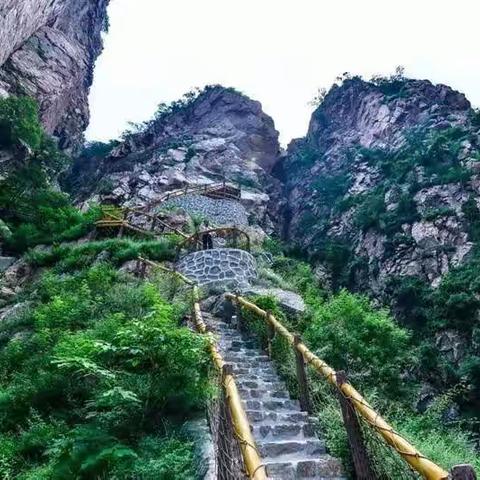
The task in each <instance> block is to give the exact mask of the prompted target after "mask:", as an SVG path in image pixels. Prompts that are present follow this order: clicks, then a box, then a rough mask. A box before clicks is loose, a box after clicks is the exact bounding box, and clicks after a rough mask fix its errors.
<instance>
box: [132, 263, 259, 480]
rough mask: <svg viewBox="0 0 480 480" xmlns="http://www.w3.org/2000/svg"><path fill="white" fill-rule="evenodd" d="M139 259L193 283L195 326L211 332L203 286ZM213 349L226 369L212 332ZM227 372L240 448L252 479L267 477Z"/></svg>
mask: <svg viewBox="0 0 480 480" xmlns="http://www.w3.org/2000/svg"><path fill="white" fill-rule="evenodd" d="M138 260H139V261H140V262H142V263H143V264H144V265H150V266H152V267H155V268H158V269H160V270H163V271H166V272H169V273H171V274H173V275H176V276H177V277H178V278H180V279H182V280H183V281H184V282H185V283H186V284H187V285H190V286H191V287H192V301H193V317H194V321H195V326H196V327H197V330H198V331H199V332H200V333H202V334H205V335H207V334H208V330H207V326H206V325H205V322H204V320H203V316H202V310H201V308H200V289H199V288H198V285H197V284H196V283H195V282H192V281H191V280H190V279H188V278H187V277H185V276H184V275H182V274H181V273H179V272H177V271H173V270H169V269H168V268H166V267H164V266H163V265H160V264H158V263H156V262H152V261H150V260H147V259H145V258H142V257H138ZM209 350H210V355H211V357H212V361H213V363H214V365H215V367H216V368H217V369H218V370H219V371H220V372H222V371H223V368H224V366H225V361H224V360H223V358H222V355H221V354H220V352H219V350H218V347H217V344H216V342H215V341H214V339H213V338H212V337H211V336H210V337H209ZM226 372H227V373H226V374H225V375H224V378H223V385H224V388H225V394H226V398H227V402H228V407H229V409H230V414H231V418H232V426H233V429H234V432H235V435H236V437H237V439H238V441H239V444H240V451H241V453H242V460H243V463H244V466H245V469H246V471H247V474H248V476H249V478H250V480H267V475H266V472H265V466H264V465H263V464H262V459H261V457H260V454H259V453H258V449H257V446H256V444H255V439H254V437H253V434H252V431H251V429H250V423H249V421H248V418H247V414H246V413H245V410H244V408H243V405H242V399H241V397H240V394H239V392H238V388H237V385H236V383H235V378H234V376H233V374H232V373H231V371H229V370H228V369H227V371H226Z"/></svg>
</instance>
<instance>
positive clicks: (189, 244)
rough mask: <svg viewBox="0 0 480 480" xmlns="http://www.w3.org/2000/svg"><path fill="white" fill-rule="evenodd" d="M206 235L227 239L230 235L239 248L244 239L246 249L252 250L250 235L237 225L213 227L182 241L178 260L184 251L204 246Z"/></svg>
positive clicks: (178, 251) (177, 256) (235, 245)
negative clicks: (203, 241) (203, 239)
mask: <svg viewBox="0 0 480 480" xmlns="http://www.w3.org/2000/svg"><path fill="white" fill-rule="evenodd" d="M204 235H210V236H212V237H214V238H223V239H225V240H227V239H228V237H229V236H230V237H231V240H232V241H233V244H234V247H236V248H239V247H241V242H242V240H243V241H244V243H245V245H244V250H246V251H247V252H249V251H250V250H251V240H250V235H248V233H246V232H244V231H243V230H240V229H239V228H237V227H219V228H211V229H209V230H204V231H202V232H197V233H195V234H193V235H191V236H190V237H188V238H186V239H185V240H184V241H183V242H181V243H180V244H179V245H178V246H177V254H176V259H177V261H178V260H180V258H182V252H183V251H184V250H186V252H185V255H186V254H188V253H191V252H192V251H196V250H197V249H200V248H202V238H203V236H204Z"/></svg>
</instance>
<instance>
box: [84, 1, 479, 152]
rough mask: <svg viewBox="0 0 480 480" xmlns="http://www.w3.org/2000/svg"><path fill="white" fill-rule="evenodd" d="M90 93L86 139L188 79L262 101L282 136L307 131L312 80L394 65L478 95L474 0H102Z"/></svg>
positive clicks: (145, 109)
mask: <svg viewBox="0 0 480 480" xmlns="http://www.w3.org/2000/svg"><path fill="white" fill-rule="evenodd" d="M109 14H110V24H111V26H110V31H109V33H108V35H106V37H105V50H104V52H103V54H102V55H101V57H100V58H99V60H98V62H97V66H96V70H95V80H94V85H93V88H92V92H91V96H90V105H91V111H92V119H91V124H90V127H89V129H88V131H87V138H88V139H90V140H93V139H96V140H108V139H110V138H115V137H117V136H118V135H119V134H120V133H121V132H122V131H123V130H124V129H125V128H126V126H127V122H128V121H134V122H139V121H143V120H147V119H148V118H150V117H151V115H152V114H153V112H154V111H155V109H156V106H157V105H158V103H160V102H162V101H172V100H175V99H177V98H179V97H180V96H181V95H182V94H183V93H184V92H185V91H187V90H189V89H190V88H191V87H195V86H199V87H201V86H204V85H206V84H211V83H220V84H222V85H225V86H233V87H236V88H237V89H239V90H241V91H242V92H244V93H246V94H247V95H249V96H250V97H252V98H254V99H256V100H259V101H260V102H262V104H263V108H264V111H265V112H266V113H268V114H269V115H271V116H272V117H273V118H274V120H275V124H276V127H277V129H278V130H279V131H280V133H281V140H282V142H283V143H284V144H285V143H288V142H289V141H290V139H292V138H294V137H299V136H303V135H304V134H305V132H306V129H307V126H308V121H309V118H310V115H311V111H312V107H310V106H309V105H308V102H309V101H310V100H311V99H312V97H313V96H314V95H315V92H316V91H317V89H318V88H319V87H329V86H330V85H331V84H332V82H333V81H334V79H335V77H336V76H337V75H338V74H340V73H342V72H346V71H348V72H351V73H352V74H361V75H364V76H367V77H368V76H370V75H372V74H376V73H382V74H389V73H391V72H393V70H394V69H395V66H396V65H403V66H405V68H406V74H407V75H408V76H410V77H417V78H429V79H431V80H432V81H434V82H436V83H446V84H449V85H451V86H452V87H454V88H455V89H457V90H460V91H462V92H464V93H465V94H466V95H467V96H468V98H469V99H470V101H471V102H472V103H473V104H474V105H475V106H479V105H480V28H479V22H480V0H112V2H111V5H110V8H109Z"/></svg>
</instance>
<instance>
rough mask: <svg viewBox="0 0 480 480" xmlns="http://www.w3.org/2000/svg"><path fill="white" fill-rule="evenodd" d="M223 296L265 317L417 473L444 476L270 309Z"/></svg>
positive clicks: (432, 479)
mask: <svg viewBox="0 0 480 480" xmlns="http://www.w3.org/2000/svg"><path fill="white" fill-rule="evenodd" d="M225 296H226V298H227V299H229V300H230V301H232V302H235V303H237V304H238V305H241V306H242V307H244V308H246V309H247V310H250V311H251V312H253V313H255V314H256V315H258V316H259V317H261V318H263V319H265V321H267V322H268V323H269V324H270V325H271V326H272V327H273V328H274V329H275V331H276V332H278V333H279V334H280V335H281V336H282V337H284V338H285V339H286V340H287V341H288V343H290V344H291V345H292V347H293V348H295V349H297V350H298V351H299V352H300V353H301V354H302V356H303V358H304V360H305V362H306V363H307V364H309V365H311V366H312V368H314V369H315V370H316V371H317V372H318V373H320V374H321V375H322V376H323V377H325V378H326V379H327V381H328V382H329V383H330V384H331V385H332V386H333V387H334V388H336V389H338V390H339V392H340V393H341V394H342V395H344V396H345V397H346V398H348V399H350V400H351V402H352V405H353V407H354V408H355V411H356V412H357V413H358V414H359V415H360V416H361V417H362V418H363V419H364V420H365V421H366V422H367V423H368V424H369V425H371V426H372V428H374V429H375V430H376V431H377V433H379V434H380V435H381V437H382V438H383V439H384V440H385V442H386V443H387V444H388V445H390V446H391V447H392V448H393V449H394V450H396V451H397V452H398V453H399V454H400V455H401V456H402V457H403V459H404V460H405V461H406V462H407V463H408V464H409V465H410V466H411V467H412V468H413V469H414V470H415V471H417V472H418V473H420V474H421V475H422V476H423V477H424V478H426V479H428V480H446V479H448V478H449V474H448V472H446V471H445V470H444V469H443V468H441V467H439V466H438V465H437V464H435V463H434V462H432V461H431V460H429V459H428V458H426V457H425V456H424V455H422V454H421V453H420V452H419V451H418V450H417V449H416V448H415V447H414V446H413V445H411V444H410V443H409V442H408V441H407V440H406V439H405V438H403V437H402V436H401V435H400V434H398V433H397V432H396V431H395V430H394V429H393V428H392V427H391V426H390V425H389V424H388V423H387V422H386V421H385V420H384V419H383V418H382V417H381V416H380V415H379V414H378V413H377V412H376V411H375V410H374V409H373V408H372V407H371V406H370V405H369V404H368V402H367V401H366V400H365V398H363V396H362V395H361V394H360V393H359V392H358V391H357V390H356V389H355V388H354V387H353V386H352V385H351V384H350V383H348V382H345V383H342V382H337V374H336V372H335V370H334V369H333V368H331V367H330V366H329V365H328V364H327V363H325V362H324V361H323V360H321V359H320V358H318V357H317V356H316V355H315V354H314V353H312V352H311V351H310V350H309V349H308V347H307V346H306V345H305V344H304V343H303V342H299V341H298V340H297V341H296V340H295V336H294V335H293V334H292V333H290V332H289V331H288V330H287V329H286V328H285V327H284V326H283V325H282V324H281V323H280V322H279V321H278V320H277V319H276V318H275V317H274V316H273V315H272V314H271V313H269V312H266V311H265V310H262V309H261V308H260V307H258V306H257V305H255V304H254V303H252V302H250V301H248V300H246V299H245V298H243V297H240V296H237V295H233V294H231V293H227V294H226V295H225Z"/></svg>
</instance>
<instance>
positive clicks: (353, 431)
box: [337, 371, 377, 480]
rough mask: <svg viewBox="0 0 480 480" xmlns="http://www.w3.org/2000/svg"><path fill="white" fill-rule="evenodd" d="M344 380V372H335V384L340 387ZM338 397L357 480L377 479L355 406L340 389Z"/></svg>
mask: <svg viewBox="0 0 480 480" xmlns="http://www.w3.org/2000/svg"><path fill="white" fill-rule="evenodd" d="M346 382H347V375H346V374H345V372H343V371H340V372H337V385H338V386H339V387H341V386H342V385H343V384H344V383H346ZM338 399H339V401H340V407H341V410H342V417H343V424H344V425H345V430H346V432H347V437H348V444H349V446H350V454H351V456H352V461H353V466H354V468H355V474H356V478H357V479H358V480H377V477H376V476H375V474H374V472H373V470H372V467H371V463H370V458H369V456H368V452H367V449H366V447H365V441H364V438H363V433H362V429H361V427H360V423H359V421H358V418H357V414H356V412H355V408H354V406H353V405H352V403H351V402H350V399H349V398H347V397H345V396H344V395H343V394H342V393H341V391H340V392H338Z"/></svg>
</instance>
